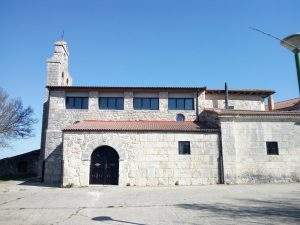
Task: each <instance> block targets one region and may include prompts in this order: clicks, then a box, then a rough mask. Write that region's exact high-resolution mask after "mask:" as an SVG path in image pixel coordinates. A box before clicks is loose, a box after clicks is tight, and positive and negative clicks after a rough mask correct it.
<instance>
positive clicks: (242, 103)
mask: <svg viewBox="0 0 300 225" xmlns="http://www.w3.org/2000/svg"><path fill="white" fill-rule="evenodd" d="M228 104H229V106H234V109H238V110H265V103H264V99H263V98H262V97H261V96H250V95H232V94H231V95H229V100H228ZM202 105H203V107H204V108H218V109H224V108H225V96H224V95H221V94H206V95H205V100H204V101H203V103H202Z"/></svg>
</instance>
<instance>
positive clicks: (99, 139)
mask: <svg viewBox="0 0 300 225" xmlns="http://www.w3.org/2000/svg"><path fill="white" fill-rule="evenodd" d="M178 141H190V145H191V155H179V154H178ZM103 145H108V146H111V147H113V148H114V149H115V150H116V151H117V152H118V154H119V157H120V161H119V163H120V164H119V185H121V186H125V185H128V184H130V185H137V186H158V185H175V183H176V182H178V184H179V185H200V184H215V183H217V182H218V162H217V158H218V134H201V133H186V132H185V133H170V132H167V133H159V132H139V133H137V132H65V133H64V138H63V156H64V157H63V159H64V167H63V168H64V169H63V171H64V176H63V185H64V186H65V185H68V184H74V185H76V186H87V185H89V176H90V158H91V154H92V152H93V151H94V150H95V149H96V148H97V147H100V146H103Z"/></svg>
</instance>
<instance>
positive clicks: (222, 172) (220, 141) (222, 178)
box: [218, 124, 225, 184]
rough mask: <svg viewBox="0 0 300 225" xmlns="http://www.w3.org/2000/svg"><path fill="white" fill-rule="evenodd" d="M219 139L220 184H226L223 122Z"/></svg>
mask: <svg viewBox="0 0 300 225" xmlns="http://www.w3.org/2000/svg"><path fill="white" fill-rule="evenodd" d="M218 136H219V138H218V141H219V145H218V147H219V157H218V167H219V168H218V171H219V184H224V183H225V179H224V163H223V145H222V128H221V124H220V127H219V132H218Z"/></svg>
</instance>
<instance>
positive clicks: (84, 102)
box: [66, 97, 89, 109]
mask: <svg viewBox="0 0 300 225" xmlns="http://www.w3.org/2000/svg"><path fill="white" fill-rule="evenodd" d="M66 108H67V109H88V108H89V98H88V97H67V98H66Z"/></svg>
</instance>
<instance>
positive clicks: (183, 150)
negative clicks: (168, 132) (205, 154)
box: [178, 141, 191, 155]
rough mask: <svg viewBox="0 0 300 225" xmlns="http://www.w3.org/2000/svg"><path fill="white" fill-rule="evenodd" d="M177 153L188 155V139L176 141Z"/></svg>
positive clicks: (189, 143) (189, 144) (189, 145)
mask: <svg viewBox="0 0 300 225" xmlns="http://www.w3.org/2000/svg"><path fill="white" fill-rule="evenodd" d="M178 154H179V155H190V154H191V142H190V141H178Z"/></svg>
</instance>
